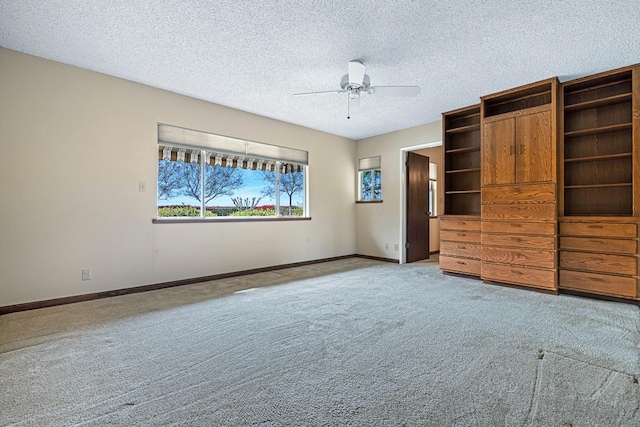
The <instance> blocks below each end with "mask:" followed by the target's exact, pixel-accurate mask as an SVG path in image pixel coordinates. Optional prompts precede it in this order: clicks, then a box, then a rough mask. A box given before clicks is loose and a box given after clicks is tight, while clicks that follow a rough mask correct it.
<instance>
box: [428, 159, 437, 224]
mask: <svg viewBox="0 0 640 427" xmlns="http://www.w3.org/2000/svg"><path fill="white" fill-rule="evenodd" d="M437 178H438V165H437V164H435V163H429V216H438V205H437V200H438V180H437Z"/></svg>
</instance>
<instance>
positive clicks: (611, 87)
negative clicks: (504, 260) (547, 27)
mask: <svg viewBox="0 0 640 427" xmlns="http://www.w3.org/2000/svg"><path fill="white" fill-rule="evenodd" d="M634 72H635V71H633V70H632V69H630V68H626V69H622V70H614V71H611V72H607V73H601V74H598V75H596V76H592V77H585V78H582V79H577V80H575V81H573V82H566V83H565V84H564V85H563V97H564V98H563V99H564V148H563V149H564V174H563V175H564V183H563V188H564V215H567V216H575V215H584V216H589V215H591V216H593V215H602V216H630V215H632V214H633V181H634V178H633V156H634V155H633V151H634V149H635V148H634V145H635V144H634V141H633V140H634V136H633V124H632V121H633V105H632V103H633V73H634Z"/></svg>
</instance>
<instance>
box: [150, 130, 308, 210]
mask: <svg viewBox="0 0 640 427" xmlns="http://www.w3.org/2000/svg"><path fill="white" fill-rule="evenodd" d="M307 163H308V153H307V152H306V151H302V150H295V149H291V148H285V147H278V146H274V145H268V144H262V143H258V142H253V141H244V140H240V139H235V138H229V137H223V136H219V135H213V134H209V133H204V132H199V131H194V130H190V129H183V128H179V127H175V126H169V125H164V124H158V217H198V218H202V217H207V218H209V217H254V216H262V217H286V216H298V217H302V216H305V215H306V212H305V205H306V203H305V201H306V194H305V188H306V183H305V179H306V176H305V175H306V165H307Z"/></svg>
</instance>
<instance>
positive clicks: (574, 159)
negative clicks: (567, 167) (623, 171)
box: [564, 153, 633, 163]
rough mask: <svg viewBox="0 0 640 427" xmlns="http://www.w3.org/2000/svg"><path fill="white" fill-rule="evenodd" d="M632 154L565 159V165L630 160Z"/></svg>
mask: <svg viewBox="0 0 640 427" xmlns="http://www.w3.org/2000/svg"><path fill="white" fill-rule="evenodd" d="M632 156H633V153H619V154H605V155H602V156H588V157H575V158H568V159H567V158H565V159H564V162H565V163H572V162H595V161H600V160H614V159H626V158H631V157H632Z"/></svg>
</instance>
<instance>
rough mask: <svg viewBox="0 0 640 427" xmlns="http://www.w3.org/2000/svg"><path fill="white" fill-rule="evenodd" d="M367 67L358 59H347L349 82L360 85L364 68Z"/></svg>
mask: <svg viewBox="0 0 640 427" xmlns="http://www.w3.org/2000/svg"><path fill="white" fill-rule="evenodd" d="M366 68H367V67H365V65H364V64H363V63H362V62H360V61H349V84H354V85H360V86H361V85H362V82H363V81H364V70H365V69H366Z"/></svg>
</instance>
